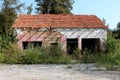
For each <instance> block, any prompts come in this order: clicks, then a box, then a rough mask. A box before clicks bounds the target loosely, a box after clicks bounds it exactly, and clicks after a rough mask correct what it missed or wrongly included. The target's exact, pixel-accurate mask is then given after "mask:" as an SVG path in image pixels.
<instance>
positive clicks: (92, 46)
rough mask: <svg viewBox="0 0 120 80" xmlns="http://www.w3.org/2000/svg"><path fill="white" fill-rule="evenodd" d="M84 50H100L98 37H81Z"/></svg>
mask: <svg viewBox="0 0 120 80" xmlns="http://www.w3.org/2000/svg"><path fill="white" fill-rule="evenodd" d="M85 50H87V51H89V52H98V51H99V50H100V39H99V38H97V39H95V38H89V39H86V38H84V39H82V52H83V51H85Z"/></svg>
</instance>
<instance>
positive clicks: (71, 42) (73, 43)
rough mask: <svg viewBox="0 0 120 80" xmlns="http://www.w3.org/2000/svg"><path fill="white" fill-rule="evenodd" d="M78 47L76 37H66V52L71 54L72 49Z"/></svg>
mask: <svg viewBox="0 0 120 80" xmlns="http://www.w3.org/2000/svg"><path fill="white" fill-rule="evenodd" d="M76 48H78V39H77V38H75V39H67V53H68V54H70V55H71V54H73V51H74V50H75V49H76Z"/></svg>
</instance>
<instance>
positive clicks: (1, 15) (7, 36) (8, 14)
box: [0, 0, 23, 52]
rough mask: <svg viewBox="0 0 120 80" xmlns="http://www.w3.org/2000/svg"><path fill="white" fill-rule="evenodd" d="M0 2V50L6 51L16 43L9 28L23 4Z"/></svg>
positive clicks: (14, 35) (13, 0)
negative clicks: (0, 3) (0, 4)
mask: <svg viewBox="0 0 120 80" xmlns="http://www.w3.org/2000/svg"><path fill="white" fill-rule="evenodd" d="M2 1H3V3H2V7H1V10H0V48H3V49H7V47H8V46H9V44H10V43H12V42H15V41H16V39H15V37H16V34H15V32H14V30H13V29H12V28H11V26H12V24H13V22H14V21H15V19H16V17H17V12H18V11H20V8H21V6H22V5H23V4H18V0H2ZM0 52H1V51H0Z"/></svg>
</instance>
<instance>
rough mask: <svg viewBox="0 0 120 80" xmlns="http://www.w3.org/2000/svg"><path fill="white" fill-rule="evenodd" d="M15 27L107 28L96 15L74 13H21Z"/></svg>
mask: <svg viewBox="0 0 120 80" xmlns="http://www.w3.org/2000/svg"><path fill="white" fill-rule="evenodd" d="M12 27H13V28H50V27H51V28H107V27H106V26H105V25H104V23H103V22H102V21H101V20H100V19H99V18H98V17H97V16H95V15H72V14H56V15H55V14H38V15H24V14H21V15H19V16H18V17H17V19H16V20H15V22H14V24H13V26H12Z"/></svg>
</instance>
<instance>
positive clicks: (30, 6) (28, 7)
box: [26, 4, 33, 14]
mask: <svg viewBox="0 0 120 80" xmlns="http://www.w3.org/2000/svg"><path fill="white" fill-rule="evenodd" d="M32 6H33V4H31V5H29V6H27V7H26V9H27V14H31V13H32V11H33V8H32Z"/></svg>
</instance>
